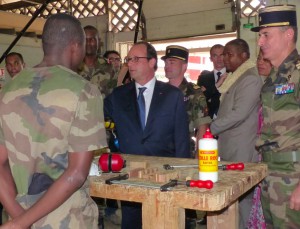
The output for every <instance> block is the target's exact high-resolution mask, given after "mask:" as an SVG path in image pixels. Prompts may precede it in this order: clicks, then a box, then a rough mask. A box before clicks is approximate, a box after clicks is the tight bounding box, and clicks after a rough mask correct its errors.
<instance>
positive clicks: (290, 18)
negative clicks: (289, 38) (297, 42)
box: [251, 5, 297, 32]
mask: <svg viewBox="0 0 300 229" xmlns="http://www.w3.org/2000/svg"><path fill="white" fill-rule="evenodd" d="M258 20H259V26H257V27H254V28H252V29H251V31H253V32H259V30H260V29H262V28H267V27H278V26H297V14H296V7H295V5H274V6H268V7H265V8H261V9H260V10H259V12H258Z"/></svg>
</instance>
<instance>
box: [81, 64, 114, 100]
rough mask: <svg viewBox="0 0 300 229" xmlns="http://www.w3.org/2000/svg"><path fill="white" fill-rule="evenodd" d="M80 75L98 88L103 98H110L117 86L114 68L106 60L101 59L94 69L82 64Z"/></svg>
mask: <svg viewBox="0 0 300 229" xmlns="http://www.w3.org/2000/svg"><path fill="white" fill-rule="evenodd" d="M78 74H79V75H81V76H82V77H83V78H85V79H86V80H88V81H91V83H93V84H95V85H97V86H98V88H99V90H100V91H101V93H102V96H103V97H106V96H108V95H109V94H110V93H111V92H112V90H113V89H114V88H115V87H116V86H117V80H118V79H117V77H116V74H115V73H114V72H113V70H112V67H111V65H110V64H108V63H107V62H106V61H105V60H104V59H99V60H98V62H97V63H96V66H95V67H94V68H89V67H88V66H87V65H86V64H84V63H82V64H81V66H80V68H79V70H78Z"/></svg>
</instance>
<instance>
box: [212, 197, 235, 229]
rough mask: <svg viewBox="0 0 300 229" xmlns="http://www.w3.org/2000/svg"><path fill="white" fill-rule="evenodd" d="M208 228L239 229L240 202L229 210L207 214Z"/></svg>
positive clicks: (232, 205)
mask: <svg viewBox="0 0 300 229" xmlns="http://www.w3.org/2000/svg"><path fill="white" fill-rule="evenodd" d="M207 228H211V229H218V228H219V229H224V228H230V229H238V228H239V205H238V201H236V202H234V203H233V204H231V205H230V206H229V207H228V208H226V209H224V210H222V211H218V212H208V213H207Z"/></svg>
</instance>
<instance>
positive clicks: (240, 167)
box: [163, 163, 245, 170]
mask: <svg viewBox="0 0 300 229" xmlns="http://www.w3.org/2000/svg"><path fill="white" fill-rule="evenodd" d="M163 167H164V169H165V170H173V169H176V168H198V167H199V165H169V164H164V165H163ZM218 168H219V169H222V170H243V169H244V168H245V165H244V163H233V164H227V165H225V164H224V165H223V164H221V165H218Z"/></svg>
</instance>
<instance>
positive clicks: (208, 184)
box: [186, 180, 214, 189]
mask: <svg viewBox="0 0 300 229" xmlns="http://www.w3.org/2000/svg"><path fill="white" fill-rule="evenodd" d="M186 186H188V187H198V188H206V189H212V188H213V186H214V183H213V182H212V181H211V180H188V181H187V182H186Z"/></svg>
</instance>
